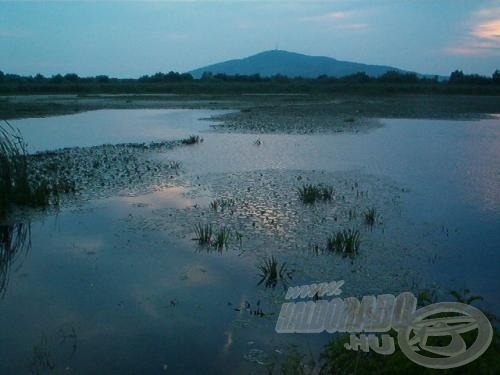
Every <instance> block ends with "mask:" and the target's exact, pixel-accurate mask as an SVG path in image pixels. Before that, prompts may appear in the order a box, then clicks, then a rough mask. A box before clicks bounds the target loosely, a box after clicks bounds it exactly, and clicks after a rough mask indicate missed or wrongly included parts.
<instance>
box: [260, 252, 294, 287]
mask: <svg viewBox="0 0 500 375" xmlns="http://www.w3.org/2000/svg"><path fill="white" fill-rule="evenodd" d="M258 269H259V271H260V273H259V276H260V277H261V280H260V281H259V283H258V284H257V285H261V284H262V283H265V284H264V285H265V286H266V288H275V287H276V285H277V284H278V281H283V282H285V281H286V279H287V278H290V273H289V272H287V266H286V262H285V263H282V264H281V266H280V264H279V263H278V260H277V259H276V258H275V257H274V256H273V255H271V257H269V258H267V259H264V262H263V263H262V264H260V265H259V266H258Z"/></svg>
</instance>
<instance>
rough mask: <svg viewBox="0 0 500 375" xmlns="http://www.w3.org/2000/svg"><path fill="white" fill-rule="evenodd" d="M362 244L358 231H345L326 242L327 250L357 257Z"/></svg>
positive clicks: (337, 233)
mask: <svg viewBox="0 0 500 375" xmlns="http://www.w3.org/2000/svg"><path fill="white" fill-rule="evenodd" d="M360 244H361V239H360V234H359V231H358V230H351V229H347V230H346V229H344V230H342V231H339V232H336V233H335V234H333V235H332V236H330V237H329V238H328V240H327V242H326V249H327V250H328V251H333V252H336V253H339V254H343V255H345V256H347V255H348V256H353V255H356V254H357V252H358V250H359V246H360Z"/></svg>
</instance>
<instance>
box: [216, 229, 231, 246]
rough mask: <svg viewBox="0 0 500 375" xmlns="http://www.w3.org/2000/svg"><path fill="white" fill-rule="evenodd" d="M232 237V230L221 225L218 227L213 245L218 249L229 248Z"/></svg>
mask: <svg viewBox="0 0 500 375" xmlns="http://www.w3.org/2000/svg"><path fill="white" fill-rule="evenodd" d="M230 237H231V230H230V229H229V228H226V227H221V228H219V229H217V231H216V232H215V235H214V239H213V241H212V246H213V247H215V248H216V249H218V250H221V249H223V248H227V245H228V243H229V238H230Z"/></svg>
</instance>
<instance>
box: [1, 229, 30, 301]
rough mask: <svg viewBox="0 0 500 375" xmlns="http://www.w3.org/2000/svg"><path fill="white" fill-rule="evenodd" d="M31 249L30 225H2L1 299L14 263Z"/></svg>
mask: <svg viewBox="0 0 500 375" xmlns="http://www.w3.org/2000/svg"><path fill="white" fill-rule="evenodd" d="M30 248H31V225H30V223H27V224H25V223H16V224H10V225H0V297H3V296H4V295H5V292H6V290H7V286H8V284H9V270H10V267H11V265H12V264H13V263H14V261H15V260H16V259H17V258H18V257H19V256H22V255H26V254H27V253H28V251H29V249H30Z"/></svg>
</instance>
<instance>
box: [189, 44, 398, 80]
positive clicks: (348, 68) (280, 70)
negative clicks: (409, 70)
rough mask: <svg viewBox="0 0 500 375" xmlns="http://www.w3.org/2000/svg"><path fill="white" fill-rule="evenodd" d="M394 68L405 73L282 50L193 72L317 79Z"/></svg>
mask: <svg viewBox="0 0 500 375" xmlns="http://www.w3.org/2000/svg"><path fill="white" fill-rule="evenodd" d="M390 70H396V71H399V72H402V70H400V69H397V68H393V67H391V66H382V65H367V64H360V63H355V62H350V61H340V60H336V59H334V58H331V57H325V56H308V55H303V54H300V53H294V52H288V51H282V50H271V51H265V52H261V53H258V54H256V55H252V56H249V57H246V58H243V59H236V60H228V61H224V62H220V63H217V64H213V65H208V66H204V67H202V68H198V69H195V70H192V71H190V72H189V73H191V74H192V75H193V77H194V78H200V77H201V76H202V75H203V73H204V72H210V73H213V74H218V73H223V74H228V75H235V74H240V75H252V74H260V75H261V76H262V77H269V76H273V75H276V74H282V75H285V76H288V77H304V78H316V77H318V76H320V75H322V74H325V75H327V76H333V77H343V76H347V75H350V74H355V73H358V72H364V73H366V74H367V75H369V76H372V77H378V76H380V75H382V74H384V73H386V72H387V71H390Z"/></svg>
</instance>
